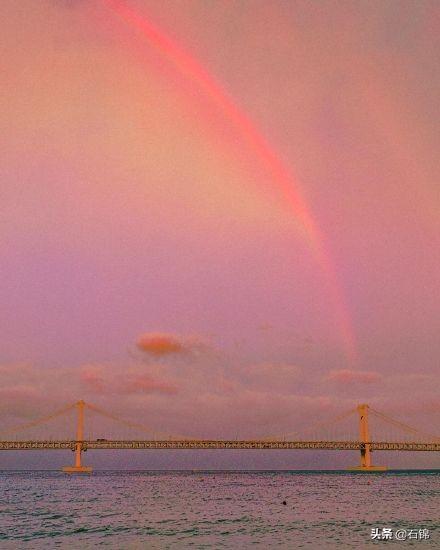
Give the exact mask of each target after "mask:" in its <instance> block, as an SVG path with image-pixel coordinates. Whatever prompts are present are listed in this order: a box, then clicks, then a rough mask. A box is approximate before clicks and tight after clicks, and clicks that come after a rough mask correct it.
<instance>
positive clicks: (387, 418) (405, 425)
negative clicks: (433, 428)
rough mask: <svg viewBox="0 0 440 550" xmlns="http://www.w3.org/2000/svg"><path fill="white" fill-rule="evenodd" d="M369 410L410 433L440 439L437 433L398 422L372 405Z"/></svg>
mask: <svg viewBox="0 0 440 550" xmlns="http://www.w3.org/2000/svg"><path fill="white" fill-rule="evenodd" d="M370 411H371V412H372V413H373V414H374V415H376V416H377V417H379V418H381V419H382V420H384V421H385V422H388V423H389V424H392V425H394V426H396V427H398V428H400V429H402V430H404V431H406V432H409V433H411V434H412V435H424V436H428V437H430V438H432V439H434V440H437V441H440V438H439V437H438V436H437V435H433V434H431V433H428V432H424V431H423V430H418V429H417V428H413V427H412V426H409V425H408V424H405V423H404V422H400V421H399V420H395V419H394V418H392V417H391V416H388V415H386V414H384V413H381V412H380V411H376V410H375V409H373V408H372V407H370Z"/></svg>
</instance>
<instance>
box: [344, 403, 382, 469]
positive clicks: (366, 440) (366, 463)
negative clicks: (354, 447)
mask: <svg viewBox="0 0 440 550" xmlns="http://www.w3.org/2000/svg"><path fill="white" fill-rule="evenodd" d="M368 409H369V406H368V405H367V404H366V403H362V404H361V405H358V407H357V411H358V414H359V441H360V442H361V449H360V450H361V464H360V466H355V467H353V468H349V470H352V471H357V472H383V471H385V470H386V469H387V468H386V466H373V465H372V464H371V437H370V428H369V425H368Z"/></svg>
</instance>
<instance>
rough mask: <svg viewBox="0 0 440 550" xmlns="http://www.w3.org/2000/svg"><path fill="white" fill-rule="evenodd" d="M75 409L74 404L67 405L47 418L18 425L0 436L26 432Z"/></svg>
mask: <svg viewBox="0 0 440 550" xmlns="http://www.w3.org/2000/svg"><path fill="white" fill-rule="evenodd" d="M75 407H76V403H73V404H72V405H68V406H67V407H64V408H63V409H60V410H59V411H56V412H55V413H52V414H50V415H47V416H43V417H41V418H38V419H37V420H33V421H32V422H26V423H25V424H18V425H16V426H13V427H12V428H8V429H6V430H1V431H0V435H6V434H10V433H15V432H19V431H22V430H26V429H27V428H33V427H34V426H38V425H39V424H44V423H45V422H49V421H50V420H52V419H53V418H56V417H57V416H61V415H62V414H65V413H66V412H68V411H70V410H71V409H74V408H75Z"/></svg>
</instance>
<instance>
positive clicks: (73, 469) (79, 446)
mask: <svg viewBox="0 0 440 550" xmlns="http://www.w3.org/2000/svg"><path fill="white" fill-rule="evenodd" d="M75 406H76V409H77V411H78V416H77V423H76V441H75V448H74V452H75V465H74V466H64V468H63V472H66V473H68V474H90V473H91V471H92V468H91V466H83V465H82V463H81V453H82V452H83V444H84V407H85V403H84V401H83V400H82V399H81V400H80V401H78V402H77V403H76V404H75Z"/></svg>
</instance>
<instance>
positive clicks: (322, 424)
mask: <svg viewBox="0 0 440 550" xmlns="http://www.w3.org/2000/svg"><path fill="white" fill-rule="evenodd" d="M356 411H357V409H350V410H349V411H347V412H344V413H342V414H340V415H338V416H336V417H334V418H332V419H331V420H324V421H321V422H315V423H314V424H312V425H311V426H309V427H308V428H306V429H305V430H303V431H302V433H304V432H305V433H310V432H311V431H313V430H316V429H319V428H323V427H325V426H329V425H332V424H336V423H337V422H340V421H341V420H344V419H345V418H348V417H349V416H351V415H352V414H354V413H355V412H356ZM292 435H299V432H297V431H296V432H289V433H287V434H285V435H280V436H277V437H274V438H272V439H285V438H286V437H288V436H292ZM264 439H265V440H270V439H271V438H270V437H265V438H264Z"/></svg>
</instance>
